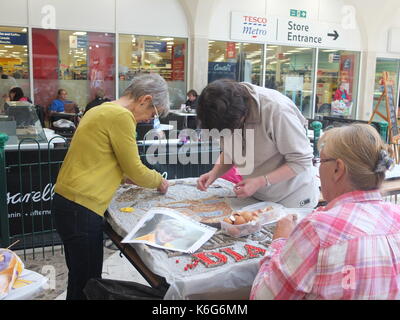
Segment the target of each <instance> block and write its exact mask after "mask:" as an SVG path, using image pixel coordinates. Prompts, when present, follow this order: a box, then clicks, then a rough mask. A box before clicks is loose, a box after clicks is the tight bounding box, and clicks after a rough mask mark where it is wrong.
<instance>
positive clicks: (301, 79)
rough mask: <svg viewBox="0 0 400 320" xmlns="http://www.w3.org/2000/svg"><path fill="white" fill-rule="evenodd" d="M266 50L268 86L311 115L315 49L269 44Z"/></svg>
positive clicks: (266, 85)
mask: <svg viewBox="0 0 400 320" xmlns="http://www.w3.org/2000/svg"><path fill="white" fill-rule="evenodd" d="M266 50H267V54H266V63H265V65H266V71H265V87H267V88H270V89H275V90H277V91H279V92H281V93H282V94H284V95H285V96H287V97H288V98H289V99H291V100H292V101H293V102H294V103H295V104H296V106H297V107H298V108H299V109H300V111H301V112H302V114H303V115H304V116H305V117H306V118H311V117H312V109H313V108H312V106H313V103H314V102H313V96H312V91H313V73H314V71H313V70H315V69H314V61H315V49H312V48H297V47H288V46H276V45H268V46H267V49H266Z"/></svg>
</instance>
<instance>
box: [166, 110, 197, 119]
mask: <svg viewBox="0 0 400 320" xmlns="http://www.w3.org/2000/svg"><path fill="white" fill-rule="evenodd" d="M169 112H170V113H174V114H176V115H178V116H182V117H195V116H196V115H197V114H196V111H192V112H184V111H181V110H169Z"/></svg>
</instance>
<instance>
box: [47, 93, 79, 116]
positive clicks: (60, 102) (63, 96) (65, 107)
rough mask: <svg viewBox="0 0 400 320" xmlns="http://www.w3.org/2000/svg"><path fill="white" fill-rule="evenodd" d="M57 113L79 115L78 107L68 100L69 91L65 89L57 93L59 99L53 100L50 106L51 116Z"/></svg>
mask: <svg viewBox="0 0 400 320" xmlns="http://www.w3.org/2000/svg"><path fill="white" fill-rule="evenodd" d="M55 112H66V113H79V108H78V105H77V104H76V103H75V102H73V101H69V100H67V91H66V90H64V89H59V90H58V91H57V99H55V100H53V102H52V103H51V105H50V114H53V113H55Z"/></svg>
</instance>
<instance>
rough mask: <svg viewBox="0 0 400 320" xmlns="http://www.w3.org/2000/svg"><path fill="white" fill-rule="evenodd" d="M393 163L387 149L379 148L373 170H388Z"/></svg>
mask: <svg viewBox="0 0 400 320" xmlns="http://www.w3.org/2000/svg"><path fill="white" fill-rule="evenodd" d="M393 164H394V160H393V159H392V158H391V157H389V155H388V153H387V151H386V150H381V151H380V152H379V158H378V163H377V165H376V168H375V170H374V172H375V173H380V172H385V171H386V170H389V169H390V168H391V167H392V165H393Z"/></svg>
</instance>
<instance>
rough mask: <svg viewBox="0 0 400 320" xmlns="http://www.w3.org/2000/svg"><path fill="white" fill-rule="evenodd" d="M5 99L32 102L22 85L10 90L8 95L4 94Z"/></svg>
mask: <svg viewBox="0 0 400 320" xmlns="http://www.w3.org/2000/svg"><path fill="white" fill-rule="evenodd" d="M3 98H4V101H28V102H30V103H32V101H31V100H30V99H29V98H27V97H25V96H24V92H23V91H22V89H21V88H20V87H14V88H12V89H11V90H10V91H9V92H8V95H4V96H3Z"/></svg>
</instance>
